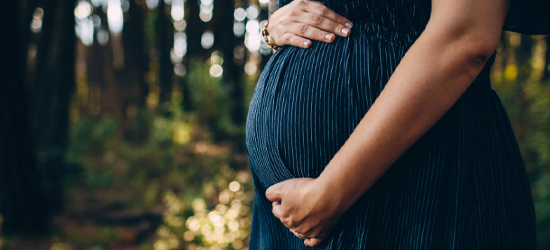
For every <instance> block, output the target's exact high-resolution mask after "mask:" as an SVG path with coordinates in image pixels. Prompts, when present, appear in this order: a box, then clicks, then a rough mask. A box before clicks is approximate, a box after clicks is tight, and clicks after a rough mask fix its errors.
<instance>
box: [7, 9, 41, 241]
mask: <svg viewBox="0 0 550 250" xmlns="http://www.w3.org/2000/svg"><path fill="white" fill-rule="evenodd" d="M6 4H7V5H8V6H5V8H4V10H5V12H6V13H4V14H5V16H6V17H7V18H8V20H9V21H10V22H9V23H8V29H7V32H6V33H7V34H6V37H9V38H10V39H6V41H5V42H7V43H8V44H6V45H5V46H4V50H3V52H2V55H3V56H2V58H3V59H4V65H5V67H7V68H6V70H7V72H8V74H6V79H5V84H4V85H3V86H4V89H3V90H2V91H0V115H1V119H2V122H1V123H0V141H1V142H2V143H0V211H1V212H2V214H3V218H4V220H3V223H2V234H4V235H8V236H11V235H23V236H29V235H35V234H43V233H45V232H46V231H47V227H48V224H49V214H48V211H47V209H44V207H45V205H47V203H46V201H47V199H45V197H44V195H43V193H42V189H41V184H42V181H41V176H40V171H39V169H38V167H37V164H36V157H35V150H34V142H33V140H34V137H33V136H32V130H31V127H30V122H29V110H28V105H27V99H28V98H27V93H26V91H25V81H26V74H27V70H26V69H27V51H28V37H29V34H27V33H29V28H28V27H29V26H28V25H29V23H30V22H28V20H29V17H28V13H32V10H34V2H33V1H30V2H29V3H28V6H27V8H30V9H31V10H30V11H29V10H28V9H27V10H24V9H23V10H21V9H20V8H19V7H20V6H18V4H19V2H18V1H8V2H6Z"/></svg>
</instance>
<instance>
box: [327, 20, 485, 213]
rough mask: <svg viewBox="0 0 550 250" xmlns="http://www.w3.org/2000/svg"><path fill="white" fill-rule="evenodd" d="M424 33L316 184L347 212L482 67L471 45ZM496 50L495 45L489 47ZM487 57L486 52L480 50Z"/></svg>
mask: <svg viewBox="0 0 550 250" xmlns="http://www.w3.org/2000/svg"><path fill="white" fill-rule="evenodd" d="M436 30H437V28H435V29H434V32H431V31H429V30H426V31H425V32H424V33H423V34H422V36H421V37H420V38H418V40H417V41H416V42H415V43H414V45H413V46H411V48H410V49H409V51H408V52H407V53H406V55H405V56H404V57H403V59H402V60H401V62H400V64H399V66H398V67H397V68H396V70H395V71H394V74H393V75H392V76H391V78H390V80H389V81H388V83H387V84H386V86H385V88H384V90H383V91H382V92H381V94H380V95H379V97H378V98H377V99H376V101H375V102H374V104H373V105H372V106H371V108H370V110H369V111H368V112H367V113H366V115H365V116H364V117H363V119H362V120H361V121H360V123H359V124H358V126H357V127H356V129H355V131H354V132H353V133H352V134H351V136H350V137H349V139H348V140H347V141H346V143H345V144H344V145H343V146H342V147H341V148H340V150H339V152H338V153H337V154H336V155H335V156H334V158H333V159H332V160H331V162H330V163H329V164H328V165H327V167H326V168H325V170H324V171H323V172H322V174H321V175H320V177H319V178H318V179H319V181H321V183H323V185H324V186H325V187H326V188H328V189H327V190H330V192H332V193H334V192H337V193H335V194H334V195H336V196H341V197H342V199H341V200H342V202H343V204H342V207H341V209H342V210H344V211H345V210H347V208H348V207H349V206H351V205H352V204H353V203H354V202H355V201H356V200H357V199H358V198H359V197H360V196H361V195H362V194H363V193H364V192H366V190H368V189H369V188H370V187H371V186H372V185H373V184H374V183H375V182H376V181H377V179H378V178H379V177H380V176H381V175H382V174H383V173H384V172H385V171H386V170H387V169H388V168H389V167H390V166H391V165H392V164H393V163H394V162H395V161H396V160H397V159H398V158H399V157H400V156H401V155H402V154H403V153H404V152H405V151H406V150H407V149H408V148H409V147H410V146H412V145H413V144H414V143H415V142H416V141H417V140H418V139H419V138H420V137H421V136H422V135H423V134H425V133H426V132H427V131H428V130H429V129H430V128H431V127H432V126H433V125H434V124H435V123H436V122H437V121H438V120H439V119H440V118H441V117H442V116H443V115H444V113H445V112H446V111H447V110H448V109H450V107H451V106H452V105H453V104H454V103H455V102H456V101H457V100H458V98H459V97H460V96H461V95H462V94H463V93H464V92H465V90H466V89H467V88H468V86H469V85H470V84H471V83H472V82H473V80H474V79H475V77H476V76H477V75H478V74H479V72H480V71H481V70H482V68H483V66H484V64H485V60H486V59H485V58H486V57H487V54H488V53H487V52H481V53H478V52H476V51H474V50H472V49H471V48H473V47H474V46H476V44H471V41H473V40H476V39H472V38H471V37H470V38H464V37H462V36H457V37H456V38H453V37H452V36H450V37H451V38H450V39H447V38H445V36H442V35H441V33H439V32H436ZM495 46H496V44H495ZM485 51H489V50H487V49H486V50H485Z"/></svg>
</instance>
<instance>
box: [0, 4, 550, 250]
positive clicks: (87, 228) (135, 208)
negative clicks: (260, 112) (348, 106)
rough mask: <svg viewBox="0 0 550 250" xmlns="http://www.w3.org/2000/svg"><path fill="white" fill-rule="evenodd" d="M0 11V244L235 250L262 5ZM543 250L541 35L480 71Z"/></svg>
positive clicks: (545, 186) (544, 53)
mask: <svg viewBox="0 0 550 250" xmlns="http://www.w3.org/2000/svg"><path fill="white" fill-rule="evenodd" d="M5 4H6V5H7V6H5V7H6V8H4V9H3V12H4V15H3V16H4V17H5V18H6V19H5V23H7V24H8V26H9V27H8V29H7V33H4V37H5V38H9V39H5V42H6V44H5V45H4V46H3V55H4V56H3V57H2V59H1V60H3V61H4V63H5V64H4V65H5V66H4V67H5V68H6V73H5V76H4V77H3V79H4V80H3V82H4V84H2V91H0V93H1V94H0V110H1V113H0V114H1V116H2V118H1V119H2V122H1V125H0V136H1V137H0V138H1V144H0V212H1V215H0V223H1V224H2V226H1V230H0V249H3V250H4V249H51V250H67V249H92V250H101V249H140V250H146V249H154V250H169V249H190V250H199V249H247V242H248V233H249V229H250V222H251V205H252V204H251V201H252V199H253V188H252V181H251V176H250V174H249V169H248V159H247V156H246V150H245V145H244V127H245V122H246V114H247V111H248V103H249V101H250V97H251V95H252V92H253V90H254V87H255V84H256V81H257V79H258V76H259V74H260V72H261V69H262V68H263V66H264V65H265V63H266V62H267V60H268V59H269V56H270V55H271V54H272V52H271V49H269V47H268V46H267V44H265V42H263V39H262V36H261V33H260V28H261V27H262V26H263V22H264V21H265V20H266V19H267V17H268V11H269V9H270V8H272V10H274V9H273V8H276V6H273V4H271V6H270V3H269V0H188V1H187V0H77V1H75V0H18V1H6V3H5ZM492 79H493V88H494V89H495V90H496V91H497V92H498V93H499V95H500V97H501V99H502V101H503V103H504V105H505V107H506V109H507V111H508V114H509V115H510V119H511V121H512V124H513V126H514V130H515V132H516V136H517V138H518V141H519V143H520V146H521V149H522V154H523V156H524V159H525V162H526V166H527V171H528V173H529V178H530V180H531V184H532V191H533V195H534V197H535V203H536V209H537V221H538V224H537V228H538V229H537V230H538V235H537V237H538V246H539V249H550V173H549V171H550V36H523V35H519V34H515V33H503V35H502V39H501V42H500V44H499V46H498V55H497V57H496V61H495V65H494V67H493V72H492Z"/></svg>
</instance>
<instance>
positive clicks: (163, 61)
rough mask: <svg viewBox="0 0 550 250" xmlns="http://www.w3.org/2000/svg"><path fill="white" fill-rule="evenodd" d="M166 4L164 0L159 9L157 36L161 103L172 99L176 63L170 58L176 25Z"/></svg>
mask: <svg viewBox="0 0 550 250" xmlns="http://www.w3.org/2000/svg"><path fill="white" fill-rule="evenodd" d="M166 6H167V5H166V4H165V3H164V2H163V1H162V2H160V3H159V7H158V9H157V11H158V13H157V14H158V15H157V31H158V34H157V37H158V49H159V52H160V58H159V88H160V91H159V105H162V104H164V103H166V102H168V101H170V100H171V95H172V85H173V81H174V78H173V75H174V65H172V61H171V60H170V50H171V49H172V45H173V43H174V27H173V26H172V22H171V21H170V20H171V19H170V16H169V15H166Z"/></svg>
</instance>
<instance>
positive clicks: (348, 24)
mask: <svg viewBox="0 0 550 250" xmlns="http://www.w3.org/2000/svg"><path fill="white" fill-rule="evenodd" d="M344 25H346V27H348V28H351V26H352V25H351V23H348V22H346V23H344Z"/></svg>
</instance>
